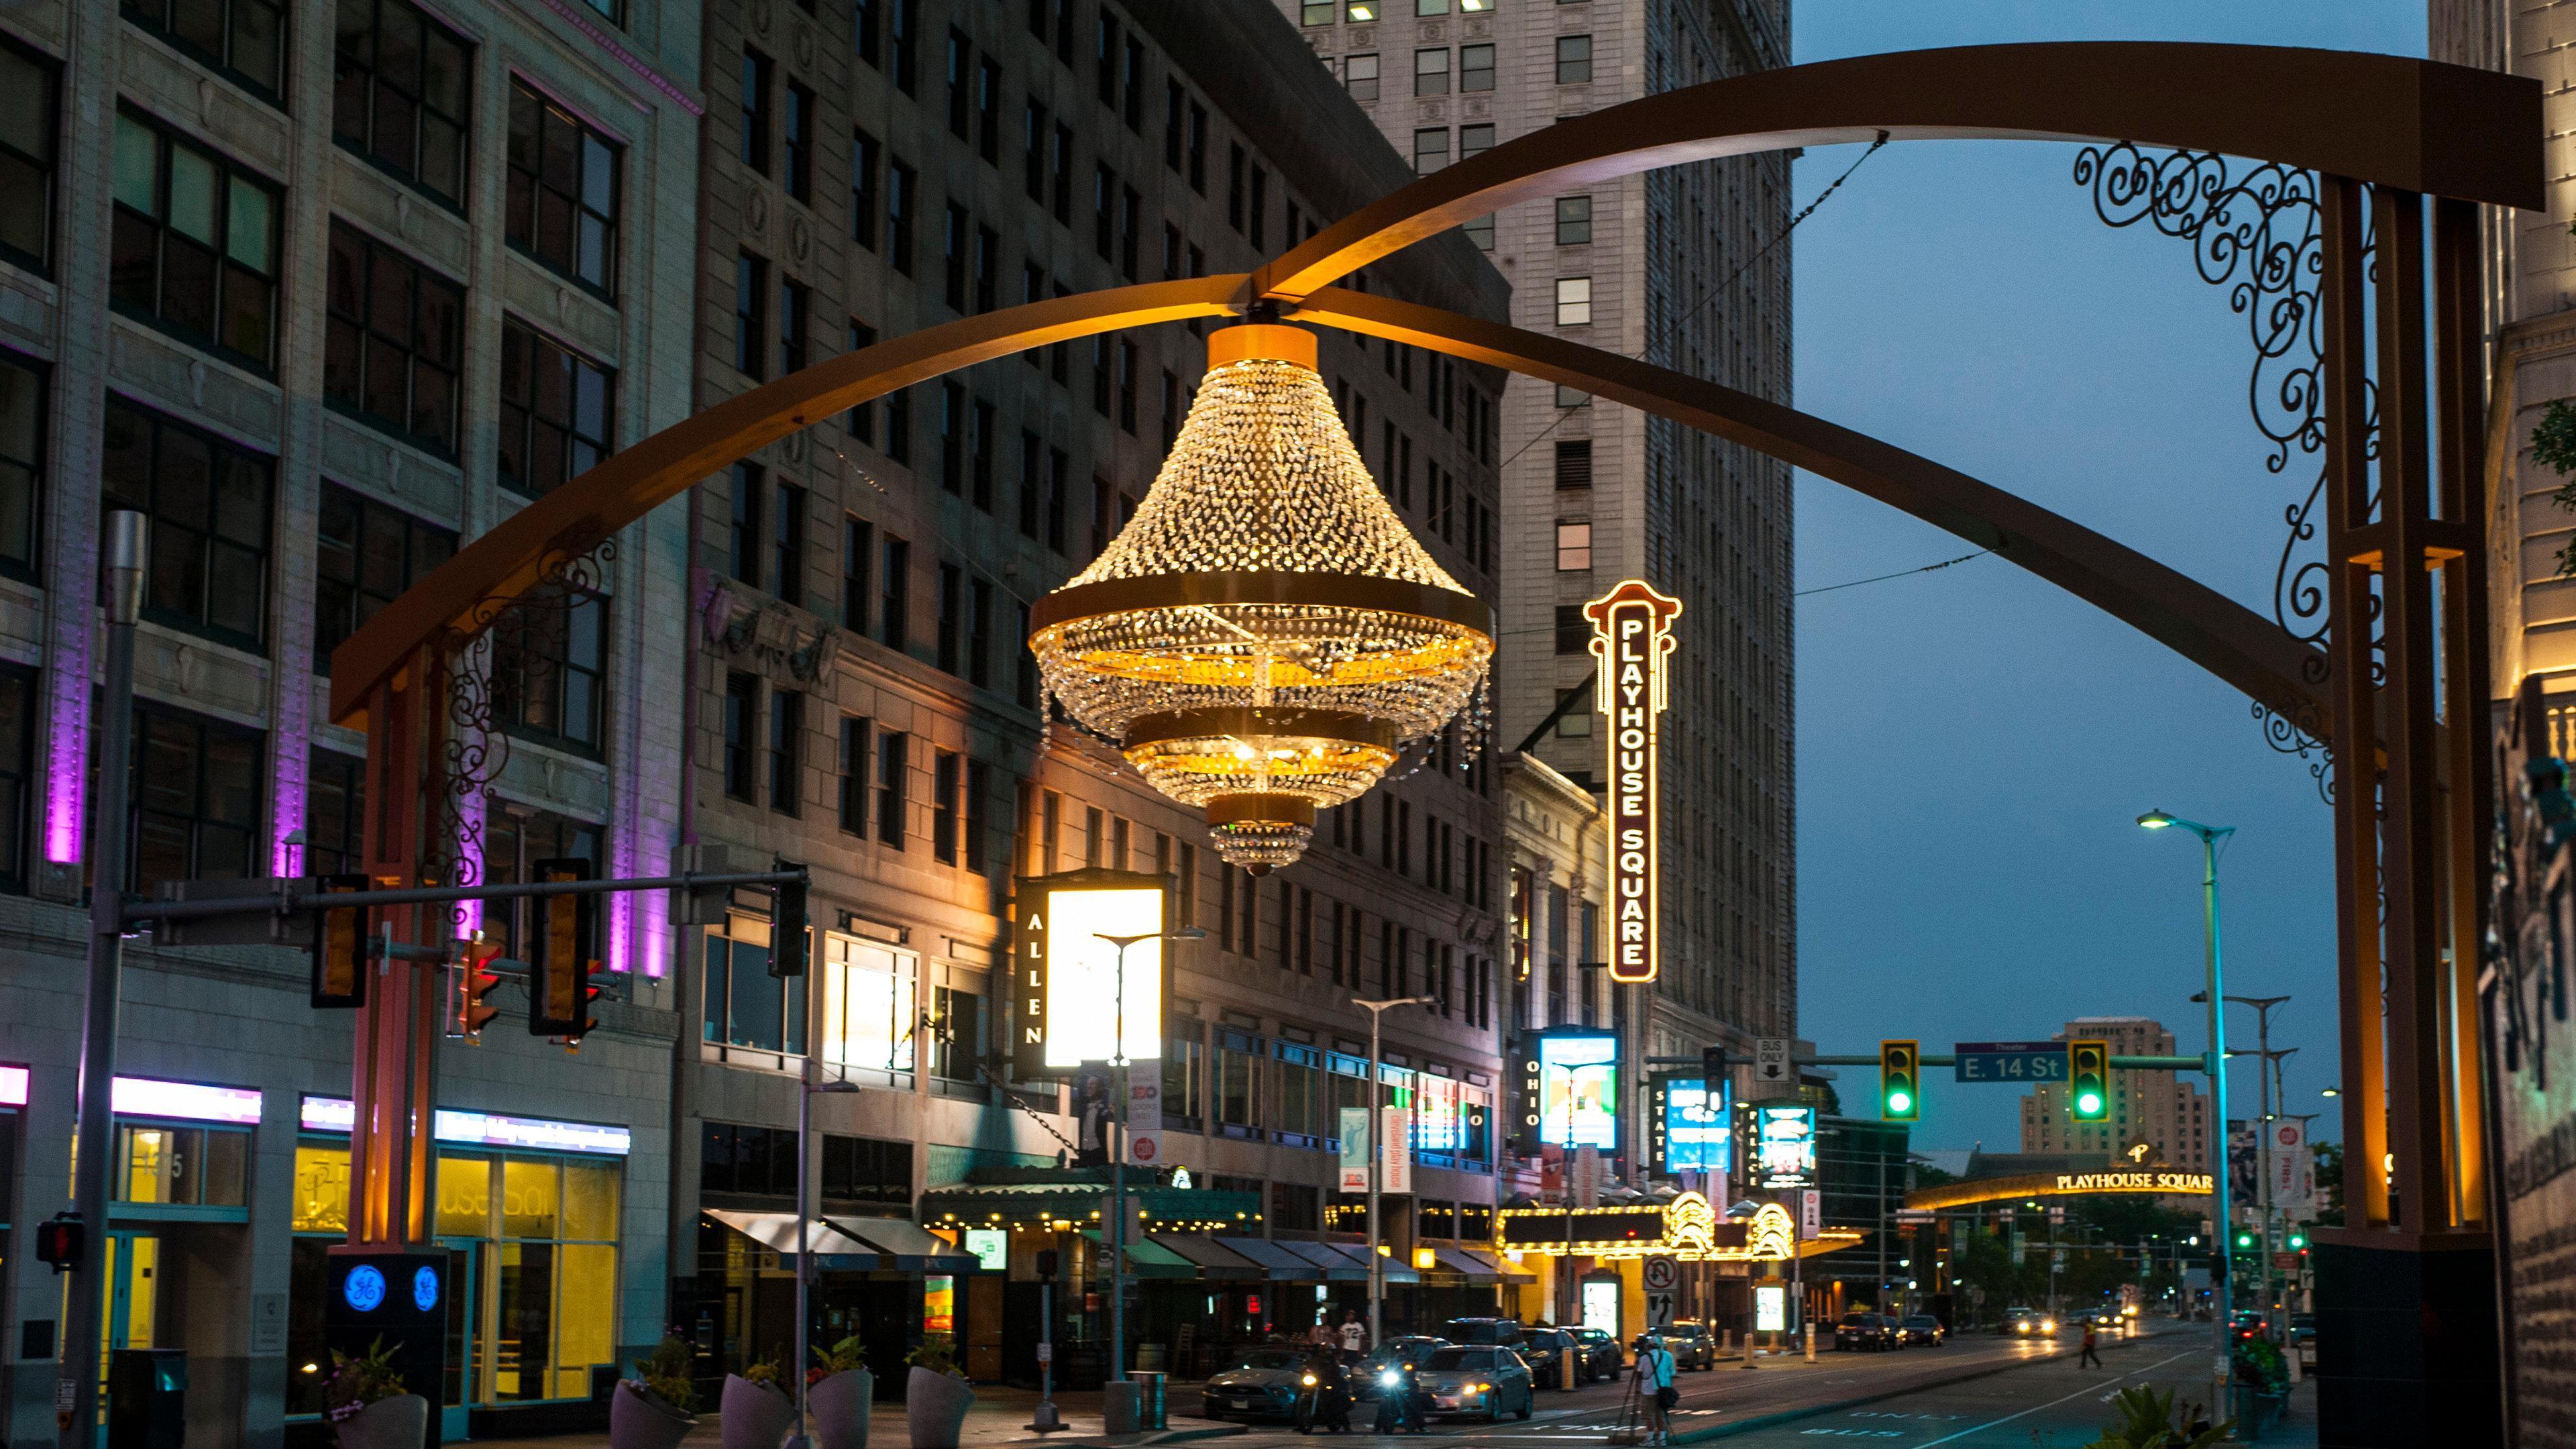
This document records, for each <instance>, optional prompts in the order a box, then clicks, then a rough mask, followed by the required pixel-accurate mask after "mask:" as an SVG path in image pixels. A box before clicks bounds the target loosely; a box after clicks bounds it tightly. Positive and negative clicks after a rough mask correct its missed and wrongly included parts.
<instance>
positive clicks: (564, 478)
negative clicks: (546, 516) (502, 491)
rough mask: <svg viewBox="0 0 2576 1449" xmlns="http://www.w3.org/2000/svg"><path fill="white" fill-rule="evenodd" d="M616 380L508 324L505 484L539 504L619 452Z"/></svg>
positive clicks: (509, 320)
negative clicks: (615, 435)
mask: <svg viewBox="0 0 2576 1449" xmlns="http://www.w3.org/2000/svg"><path fill="white" fill-rule="evenodd" d="M616 395H617V374H616V373H615V372H613V371H611V370H610V369H608V368H606V367H603V366H601V365H600V364H599V363H596V362H593V361H591V360H590V359H589V358H587V357H584V356H582V355H581V354H580V353H578V352H574V351H573V350H571V349H570V348H567V347H565V346H564V345H563V344H561V343H559V342H557V341H555V340H554V339H553V338H551V337H548V336H546V335H545V334H544V333H542V332H538V331H535V330H534V329H532V328H530V327H529V326H528V325H527V324H526V323H524V322H521V321H520V320H519V319H518V318H516V317H510V316H504V317H503V318H502V319H501V450H500V464H501V483H502V486H504V487H506V488H509V489H510V490H512V491H513V492H517V493H524V494H526V495H527V496H529V497H531V498H540V497H543V496H544V495H546V494H548V493H551V492H553V491H554V490H555V489H556V488H557V487H560V486H561V485H563V484H565V483H567V482H570V481H571V480H573V479H575V478H578V477H580V476H581V475H582V474H584V473H587V472H589V471H590V470H591V469H592V468H593V467H594V466H596V465H597V464H598V462H599V460H600V459H602V458H605V457H607V456H608V454H609V453H610V452H611V451H612V450H613V449H614V447H615V443H614V441H613V440H612V431H613V429H612V423H611V418H612V414H613V412H614V410H615V406H616Z"/></svg>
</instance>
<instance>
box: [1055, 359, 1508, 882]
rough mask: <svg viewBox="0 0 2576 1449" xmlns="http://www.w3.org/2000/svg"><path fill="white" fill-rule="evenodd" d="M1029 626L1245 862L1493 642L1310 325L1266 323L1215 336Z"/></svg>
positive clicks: (1290, 833) (1428, 711)
mask: <svg viewBox="0 0 2576 1449" xmlns="http://www.w3.org/2000/svg"><path fill="white" fill-rule="evenodd" d="M1030 624H1031V628H1032V630H1033V631H1034V632H1033V633H1032V634H1031V636H1030V639H1029V647H1030V649H1031V650H1032V651H1033V652H1034V653H1035V654H1036V655H1037V659H1038V667H1039V670H1040V672H1041V674H1042V675H1043V677H1044V678H1045V681H1046V685H1047V688H1048V690H1049V691H1050V692H1052V693H1053V694H1054V695H1055V696H1056V697H1057V698H1058V699H1060V700H1061V701H1062V702H1063V704H1064V707H1065V708H1066V710H1067V711H1069V712H1070V713H1071V714H1072V715H1073V717H1074V718H1076V719H1078V720H1080V721H1081V722H1082V723H1083V724H1084V725H1085V726H1087V727H1089V728H1090V729H1092V730H1093V731H1095V732H1097V733H1099V734H1102V735H1105V736H1108V737H1110V738H1112V739H1115V740H1118V741H1119V742H1120V744H1121V747H1122V748H1123V750H1124V752H1125V754H1126V757H1127V760H1128V762H1129V763H1131V764H1133V765H1134V766H1135V767H1136V768H1137V770H1138V772H1139V773H1141V774H1142V775H1143V776H1144V777H1145V780H1146V782H1147V783H1148V784H1150V785H1152V786H1153V787H1154V788H1155V789H1156V790H1158V791H1160V792H1162V793H1163V794H1164V795H1167V796H1169V797H1170V798H1172V799H1174V800H1177V801H1180V802H1181V803H1183V804H1185V805H1191V806H1195V807H1198V808H1199V809H1201V810H1203V811H1204V812H1205V813H1206V817H1207V821H1208V824H1209V827H1210V829H1211V832H1212V834H1213V835H1214V838H1215V846H1216V851H1217V854H1218V855H1219V856H1221V857H1223V858H1224V859H1226V860H1228V861H1231V862H1233V863H1235V864H1237V865H1241V866H1244V867H1246V868H1247V869H1250V870H1252V871H1253V872H1254V873H1256V874H1258V873H1261V872H1265V871H1268V870H1270V869H1272V868H1274V867H1277V866H1281V865H1286V864H1288V863H1289V862H1291V861H1293V860H1295V859H1297V857H1298V856H1299V855H1301V854H1303V853H1304V851H1305V849H1306V846H1307V844H1308V843H1309V842H1310V841H1311V840H1312V839H1313V838H1314V828H1315V811H1316V810H1317V809H1319V808H1326V807H1330V806H1334V805H1339V804H1343V803H1346V802H1348V801H1350V800H1353V799H1356V798H1358V797H1359V796H1360V795H1362V794H1364V793H1365V792H1366V791H1367V790H1368V789H1369V788H1370V787H1371V786H1373V785H1375V784H1376V783H1377V782H1378V781H1379V779H1381V778H1382V777H1383V776H1384V775H1385V773H1386V770H1387V767H1388V766H1390V765H1392V764H1393V763H1394V762H1395V760H1396V758H1397V757H1398V755H1400V754H1401V753H1402V751H1403V750H1404V748H1405V747H1406V746H1407V745H1409V744H1412V743H1414V742H1416V741H1419V740H1421V739H1423V738H1424V737H1426V736H1428V735H1430V734H1432V733H1433V732H1434V731H1437V730H1439V729H1440V728H1442V727H1443V726H1444V725H1446V724H1447V723H1448V722H1449V721H1450V720H1451V719H1452V718H1453V717H1455V716H1456V715H1457V714H1458V712H1459V710H1460V709H1461V708H1462V707H1463V706H1464V705H1466V704H1467V702H1468V701H1469V700H1470V699H1471V698H1472V697H1474V695H1475V693H1476V691H1477V689H1478V687H1479V686H1480V685H1481V684H1482V683H1483V682H1484V678H1485V670H1486V666H1487V664H1488V662H1489V661H1490V660H1491V658H1492V656H1493V648H1494V645H1493V615H1492V611H1491V610H1490V609H1489V608H1487V606H1486V605H1485V603H1484V601H1483V600H1481V599H1478V598H1476V597H1475V596H1474V595H1473V594H1470V593H1468V592H1467V591H1466V590H1465V589H1463V588H1461V587H1459V585H1458V582H1457V580H1455V579H1453V578H1451V577H1450V576H1449V574H1448V573H1447V572H1446V571H1444V570H1443V569H1442V568H1441V567H1440V565H1439V564H1437V563H1436V562H1434V561H1433V560H1432V558H1431V556H1430V554H1429V553H1427V552H1425V551H1424V549H1423V548H1422V545H1421V544H1420V543H1419V542H1417V541H1416V540H1415V539H1414V537H1413V534H1412V533H1411V531H1410V530H1408V529H1407V528H1406V527H1405V526H1404V522H1403V520H1401V519H1399V518H1397V517H1396V516H1395V511H1394V510H1393V509H1392V508H1390V507H1388V506H1387V502H1386V497H1385V495H1384V494H1383V493H1382V492H1381V491H1380V490H1379V489H1378V486H1377V482H1376V480H1375V479H1374V478H1373V477H1371V476H1370V474H1369V471H1368V467H1367V465H1366V464H1365V463H1363V462H1362V461H1361V460H1360V456H1359V452H1358V450H1357V449H1356V448H1354V447H1352V445H1351V440H1350V436H1349V434H1348V433H1347V432H1346V431H1345V430H1344V429H1343V426H1342V421H1341V418H1340V415H1339V414H1338V413H1337V412H1336V411H1335V409H1334V407H1333V401H1332V396H1331V394H1330V393H1328V392H1327V391H1326V390H1325V388H1324V383H1323V379H1322V378H1321V377H1319V376H1317V375H1316V372H1315V338H1314V334H1312V333H1310V332H1307V331H1304V330H1303V329H1300V328H1295V327H1285V326H1281V325H1278V324H1276V323H1246V324H1242V325H1239V326H1234V327H1227V328H1223V329H1220V330H1219V331H1217V332H1215V333H1212V334H1210V336H1209V338H1208V372H1207V376H1206V378H1205V379H1204V380H1203V381H1202V382H1201V384H1200V387H1199V391H1198V395H1197V397H1196V398H1195V399H1194V400H1193V401H1192V402H1191V404H1190V412H1189V416H1188V418H1187V419H1185V420H1184V421H1183V422H1182V424H1181V430H1180V433H1179V436H1178V437H1177V438H1176V439H1175V441H1174V443H1173V445H1172V450H1171V454H1170V456H1168V457H1166V458H1165V459H1164V460H1163V467H1162V471H1161V472H1160V473H1158V474H1157V475H1156V476H1155V479H1154V486H1153V488H1152V489H1151V490H1150V491H1148V492H1147V494H1146V495H1145V501H1144V502H1143V503H1142V504H1141V505H1140V506H1139V507H1138V508H1137V510H1136V515H1135V517H1134V518H1132V519H1130V520H1129V521H1128V523H1127V525H1126V527H1125V528H1123V529H1122V530H1120V532H1119V535H1118V537H1117V538H1116V539H1114V540H1113V541H1111V543H1110V545H1109V547H1108V548H1107V549H1106V550H1104V551H1103V552H1102V553H1101V555H1100V557H1099V558H1097V559H1095V560H1093V561H1092V564H1091V566H1090V567H1089V568H1087V569H1084V570H1083V571H1082V572H1081V573H1080V574H1078V575H1076V576H1075V577H1074V578H1073V580H1072V581H1071V582H1069V583H1067V584H1066V585H1065V586H1064V587H1063V588H1060V589H1058V590H1056V591H1055V592H1054V593H1051V594H1049V595H1047V596H1046V597H1045V598H1043V599H1040V600H1039V601H1038V603H1037V605H1036V606H1035V607H1034V608H1033V609H1032V610H1031V615H1030Z"/></svg>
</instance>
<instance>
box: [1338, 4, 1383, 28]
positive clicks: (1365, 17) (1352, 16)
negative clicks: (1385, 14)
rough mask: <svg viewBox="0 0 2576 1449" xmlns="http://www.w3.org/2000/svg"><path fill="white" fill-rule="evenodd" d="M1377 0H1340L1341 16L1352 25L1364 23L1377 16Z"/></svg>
mask: <svg viewBox="0 0 2576 1449" xmlns="http://www.w3.org/2000/svg"><path fill="white" fill-rule="evenodd" d="M1377 7H1378V0H1342V14H1343V17H1344V18H1345V19H1347V20H1349V21H1350V22H1351V23H1352V24H1353V25H1365V24H1367V23H1368V22H1369V21H1372V20H1375V19H1376V18H1377Z"/></svg>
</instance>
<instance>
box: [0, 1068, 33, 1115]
mask: <svg viewBox="0 0 2576 1449" xmlns="http://www.w3.org/2000/svg"><path fill="white" fill-rule="evenodd" d="M26 1105H27V1069H26V1068H25V1067H0V1107H24V1106H26Z"/></svg>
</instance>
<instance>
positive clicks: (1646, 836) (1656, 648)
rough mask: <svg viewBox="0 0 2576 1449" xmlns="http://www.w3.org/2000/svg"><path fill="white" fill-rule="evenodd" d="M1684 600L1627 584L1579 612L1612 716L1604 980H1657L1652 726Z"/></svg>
mask: <svg viewBox="0 0 2576 1449" xmlns="http://www.w3.org/2000/svg"><path fill="white" fill-rule="evenodd" d="M1681 612H1682V601H1681V600H1679V599H1675V598H1671V597H1668V596H1666V595H1664V594H1662V593H1659V592H1657V591H1656V589H1655V586H1654V585H1652V584H1649V583H1646V582H1645V581H1643V580H1641V579H1630V580H1628V581H1627V582H1625V583H1623V584H1621V585H1619V587H1617V588H1615V589H1612V590H1611V591H1610V592H1609V593H1607V594H1604V595H1602V596H1601V597H1600V598H1597V599H1594V600H1593V601H1592V602H1591V603H1588V604H1586V605H1584V606H1583V613H1584V617H1586V618H1588V619H1590V620H1591V621H1592V657H1593V658H1594V659H1596V660H1598V661H1599V668H1600V676H1599V679H1598V681H1597V682H1596V684H1595V685H1594V688H1593V693H1594V694H1596V695H1597V696H1599V704H1600V708H1601V712H1602V713H1604V714H1606V715H1608V716H1609V717H1610V979H1611V980H1613V981H1652V980H1654V979H1655V968H1656V959H1655V895H1656V890H1655V877H1656V875H1657V873H1658V872H1657V871H1656V868H1655V852H1656V824H1655V810H1656V801H1657V799H1658V798H1659V796H1660V795H1661V793H1662V792H1661V791H1660V789H1659V788H1658V787H1657V783H1656V762H1655V757H1656V753H1657V752H1656V748H1655V721H1656V719H1657V718H1658V717H1660V716H1661V715H1662V714H1663V712H1664V702H1665V684H1666V675H1665V660H1666V659H1667V658H1669V657H1670V656H1671V654H1672V652H1673V645H1674V643H1675V642H1676V641H1675V640H1674V638H1673V620H1675V619H1677V618H1679V617H1681Z"/></svg>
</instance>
